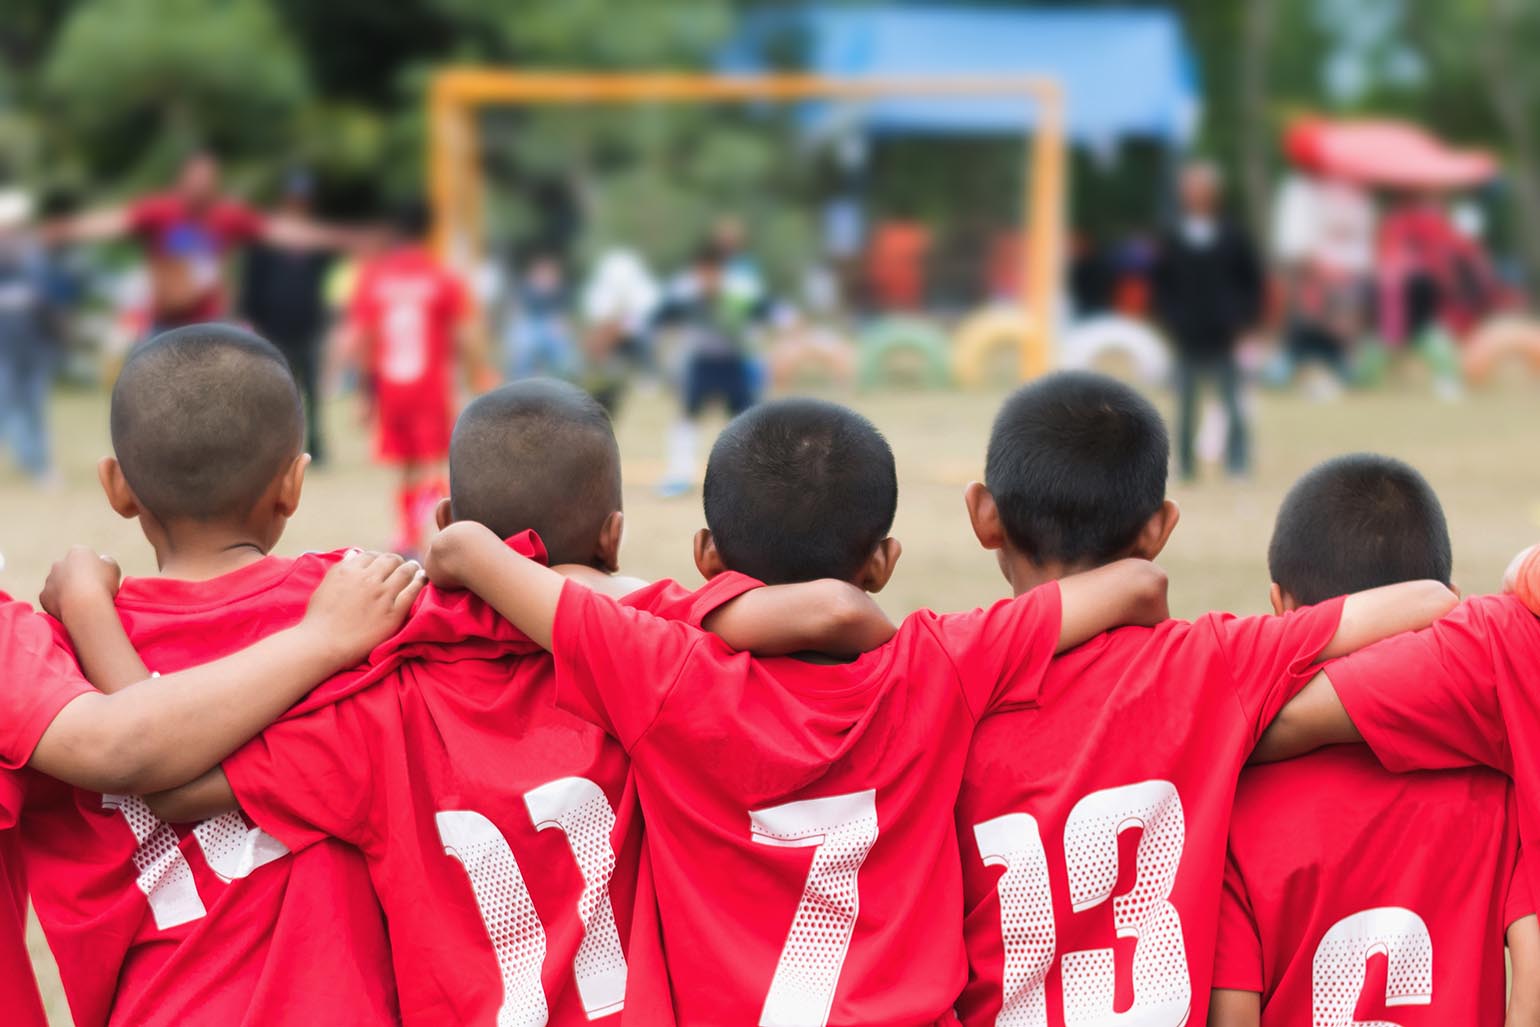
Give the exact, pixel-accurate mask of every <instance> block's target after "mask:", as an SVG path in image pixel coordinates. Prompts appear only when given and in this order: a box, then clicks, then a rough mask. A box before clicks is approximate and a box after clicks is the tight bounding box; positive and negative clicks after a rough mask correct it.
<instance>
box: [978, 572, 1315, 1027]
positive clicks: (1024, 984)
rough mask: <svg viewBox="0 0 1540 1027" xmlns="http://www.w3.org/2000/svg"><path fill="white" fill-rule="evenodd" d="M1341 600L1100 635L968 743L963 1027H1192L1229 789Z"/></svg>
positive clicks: (1207, 954)
mask: <svg viewBox="0 0 1540 1027" xmlns="http://www.w3.org/2000/svg"><path fill="white" fill-rule="evenodd" d="M1341 613H1342V600H1340V599H1339V600H1336V601H1333V602H1329V603H1323V604H1321V605H1320V606H1317V607H1314V608H1312V609H1309V610H1302V611H1299V612H1297V613H1291V614H1288V615H1287V616H1283V617H1271V616H1267V617H1246V618H1236V617H1232V616H1230V615H1228V614H1210V615H1208V616H1205V617H1202V618H1199V619H1198V620H1196V621H1193V622H1191V623H1189V622H1186V621H1167V622H1166V623H1164V624H1161V625H1159V626H1158V627H1155V628H1123V629H1121V630H1118V631H1114V632H1110V633H1108V634H1106V635H1103V636H1102V637H1100V638H1098V639H1095V640H1093V641H1091V642H1090V643H1088V644H1087V645H1084V646H1081V647H1080V648H1078V649H1075V650H1073V651H1071V652H1069V653H1066V654H1065V655H1063V656H1061V657H1059V658H1058V659H1057V660H1055V661H1054V663H1053V665H1052V666H1051V667H1050V668H1049V670H1048V674H1047V677H1046V679H1045V680H1044V682H1043V686H1042V694H1041V696H1040V697H1039V700H1038V706H1037V708H1036V709H1032V710H1026V711H1021V712H1009V713H1004V714H1001V715H999V716H995V717H991V718H989V719H988V720H986V721H984V722H983V723H982V724H980V725H979V730H978V733H977V734H976V735H975V736H974V740H973V750H972V752H971V753H970V754H969V757H968V768H967V774H966V776H965V778H964V781H963V787H962V794H961V796H960V799H959V801H958V806H957V824H956V826H957V833H958V839H959V843H960V848H961V850H962V865H963V887H964V908H965V920H964V929H965V932H966V939H967V946H968V961H969V980H968V987H967V989H966V991H964V993H963V995H962V998H961V999H960V1000H959V1002H958V1006H957V1008H958V1013H959V1015H960V1016H961V1018H962V1020H963V1022H964V1023H967V1024H993V1023H997V1022H999V1023H1012V1024H1024V1025H1041V1027H1047V1025H1050V1024H1051V1025H1054V1027H1064V1025H1074V1024H1087V1023H1111V1022H1114V1020H1115V1019H1117V1018H1118V1017H1120V1016H1126V1017H1127V1018H1128V1022H1131V1023H1140V1024H1150V1025H1154V1024H1171V1025H1176V1024H1182V1023H1187V1024H1191V1025H1193V1027H1201V1025H1202V1024H1204V1023H1205V1022H1206V1021H1207V1017H1208V989H1209V976H1210V974H1211V972H1212V970H1213V966H1214V920H1215V916H1216V914H1217V910H1218V906H1219V894H1220V890H1221V885H1222V883H1223V878H1224V858H1225V838H1226V835H1227V833H1228V829H1229V821H1230V806H1231V802H1232V801H1233V799H1234V795H1235V782H1236V778H1237V777H1238V776H1239V774H1240V769H1241V766H1242V764H1243V763H1245V761H1246V757H1247V755H1248V754H1249V753H1250V752H1251V750H1252V748H1253V747H1254V746H1255V745H1256V742H1257V739H1258V738H1260V737H1261V734H1262V731H1263V729H1264V728H1265V727H1266V726H1267V724H1268V722H1269V721H1271V720H1272V719H1273V717H1274V716H1276V715H1277V712H1278V710H1279V709H1280V708H1281V707H1282V706H1283V704H1284V703H1285V702H1286V701H1287V700H1288V699H1289V697H1290V696H1292V695H1293V694H1294V693H1295V692H1296V691H1298V689H1299V688H1300V687H1301V686H1302V685H1303V684H1304V682H1305V680H1307V678H1306V675H1305V671H1306V669H1307V668H1308V667H1309V666H1310V664H1312V663H1313V662H1314V661H1315V658H1316V656H1317V655H1318V654H1319V653H1320V652H1321V650H1322V649H1324V648H1325V646H1326V644H1327V643H1328V642H1329V641H1330V640H1331V638H1332V636H1333V635H1334V634H1335V633H1336V630H1337V624H1338V621H1339V619H1340V618H1341Z"/></svg>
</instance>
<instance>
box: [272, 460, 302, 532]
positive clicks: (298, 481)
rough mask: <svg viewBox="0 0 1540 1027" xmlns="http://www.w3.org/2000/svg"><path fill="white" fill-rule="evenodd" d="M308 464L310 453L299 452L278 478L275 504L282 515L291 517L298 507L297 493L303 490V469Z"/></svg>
mask: <svg viewBox="0 0 1540 1027" xmlns="http://www.w3.org/2000/svg"><path fill="white" fill-rule="evenodd" d="M309 466H310V454H309V453H301V454H300V455H299V456H297V457H295V458H294V460H293V462H292V463H290V464H289V466H288V467H287V468H285V469H284V472H283V474H282V476H281V477H280V478H279V480H278V495H277V497H276V499H277V506H278V512H279V514H281V515H282V516H284V517H293V516H294V511H296V510H298V509H299V494H300V493H301V492H303V491H304V490H305V469H306V468H307V467H309Z"/></svg>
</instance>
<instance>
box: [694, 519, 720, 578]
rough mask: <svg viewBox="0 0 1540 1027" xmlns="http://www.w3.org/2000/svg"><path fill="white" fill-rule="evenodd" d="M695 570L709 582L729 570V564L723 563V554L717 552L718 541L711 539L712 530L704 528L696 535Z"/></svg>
mask: <svg viewBox="0 0 1540 1027" xmlns="http://www.w3.org/2000/svg"><path fill="white" fill-rule="evenodd" d="M695 569H696V570H698V571H700V576H701V577H703V578H705V579H706V580H707V581H710V580H711V579H712V578H714V577H716V576H717V575H718V574H721V573H722V572H723V571H725V570H727V564H725V563H723V562H722V554H721V553H719V552H718V551H717V540H716V539H714V538H712V537H711V529H710V528H702V529H701V530H700V531H697V532H696V533H695Z"/></svg>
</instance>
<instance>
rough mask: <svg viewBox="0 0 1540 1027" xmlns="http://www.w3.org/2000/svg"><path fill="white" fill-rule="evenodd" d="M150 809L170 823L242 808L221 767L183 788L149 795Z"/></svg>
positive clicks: (181, 822) (145, 798) (160, 818)
mask: <svg viewBox="0 0 1540 1027" xmlns="http://www.w3.org/2000/svg"><path fill="white" fill-rule="evenodd" d="M144 801H145V802H146V803H147V804H148V805H149V807H150V812H151V813H154V814H155V816H156V818H157V819H159V820H161V821H162V822H164V823H167V824H191V823H195V822H197V821H200V820H208V819H209V818H210V817H217V816H219V815H220V814H222V813H229V812H231V811H232V810H236V809H239V808H240V804H239V803H238V802H236V800H235V790H234V789H232V788H231V787H230V779H229V778H228V777H226V776H225V772H224V770H223V769H222V768H220V767H215V768H214V769H213V770H211V771H209V772H208V773H207V774H204V775H203V776H202V777H200V778H197V779H196V780H193V781H189V782H188V783H187V784H185V785H183V786H182V787H180V788H173V789H171V790H170V791H166V792H156V793H154V794H152V795H146V796H145V797H144Z"/></svg>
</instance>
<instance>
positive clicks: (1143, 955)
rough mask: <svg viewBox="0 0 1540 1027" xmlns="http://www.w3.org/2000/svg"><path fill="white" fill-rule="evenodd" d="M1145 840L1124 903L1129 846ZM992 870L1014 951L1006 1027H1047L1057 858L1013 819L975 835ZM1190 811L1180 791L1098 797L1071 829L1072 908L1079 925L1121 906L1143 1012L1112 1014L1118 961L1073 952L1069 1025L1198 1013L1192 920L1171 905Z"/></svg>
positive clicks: (1077, 814)
mask: <svg viewBox="0 0 1540 1027" xmlns="http://www.w3.org/2000/svg"><path fill="white" fill-rule="evenodd" d="M1133 827H1140V828H1143V831H1144V833H1143V836H1142V837H1141V838H1140V840H1139V850H1138V854H1137V856H1136V857H1135V874H1136V876H1135V880H1134V885H1133V887H1132V888H1131V889H1129V891H1128V892H1127V893H1126V894H1123V895H1119V896H1117V897H1115V898H1114V897H1113V895H1112V889H1113V887H1114V886H1115V885H1116V883H1117V879H1118V837H1119V836H1120V835H1121V834H1122V833H1123V832H1124V831H1125V830H1127V829H1129V828H1133ZM973 834H974V837H975V838H976V839H977V840H978V844H979V854H980V856H981V857H982V858H983V861H984V865H985V866H1003V867H1005V868H1006V870H1005V873H1004V874H1002V875H1001V877H1000V880H999V882H998V883H997V884H996V886H995V889H996V893H997V895H998V896H999V899H1000V931H1001V938H1002V941H1003V943H1004V948H1005V974H1004V982H1003V984H1004V988H1003V992H1004V994H1003V995H1002V997H1001V999H1002V1001H1001V1007H1000V1013H999V1015H998V1016H997V1017H996V1019H995V1023H996V1024H997V1025H999V1027H1047V1025H1048V1000H1047V980H1048V971H1049V969H1050V968H1051V967H1052V966H1053V959H1054V956H1055V954H1056V950H1057V936H1056V932H1055V929H1054V909H1053V892H1052V890H1051V889H1050V887H1049V883H1048V857H1047V855H1046V853H1045V851H1044V849H1043V842H1042V835H1041V833H1040V831H1039V828H1038V822H1037V820H1036V819H1035V818H1034V817H1032V816H1030V815H1028V814H1026V813H1010V814H1006V815H1005V816H1001V817H996V818H994V819H993V820H987V821H985V822H984V823H981V824H975V825H974V827H973ZM1186 834H1187V825H1186V818H1185V816H1184V815H1183V812H1182V801H1181V798H1180V797H1179V796H1178V795H1177V791H1176V786H1175V785H1173V784H1172V783H1171V782H1170V781H1159V780H1155V781H1142V782H1140V783H1138V784H1132V785H1124V786H1121V787H1118V788H1106V789H1102V790H1100V791H1096V792H1092V793H1091V794H1090V795H1087V796H1086V797H1085V798H1083V799H1081V800H1080V801H1079V802H1077V803H1076V804H1075V807H1074V809H1072V810H1071V811H1070V814H1069V818H1068V819H1067V820H1066V821H1065V824H1064V861H1065V869H1066V871H1067V872H1068V876H1069V893H1070V904H1071V906H1072V907H1073V909H1074V910H1075V912H1077V913H1082V912H1085V911H1086V910H1089V909H1094V908H1095V907H1097V906H1100V905H1102V904H1103V903H1105V902H1106V901H1107V900H1108V899H1111V900H1112V923H1113V929H1114V931H1115V932H1116V934H1117V936H1118V937H1120V938H1133V939H1135V944H1134V956H1133V986H1134V998H1133V1004H1132V1005H1131V1006H1130V1007H1129V1008H1128V1009H1127V1010H1125V1011H1124V1012H1121V1013H1119V1012H1116V1011H1115V1010H1114V1009H1113V997H1114V987H1115V970H1114V959H1113V949H1111V948H1105V949H1092V950H1089V951H1084V952H1066V953H1064V954H1063V956H1062V958H1061V965H1060V979H1061V982H1062V983H1061V986H1062V988H1063V1004H1064V1022H1065V1023H1066V1024H1067V1025H1069V1027H1092V1025H1095V1027H1111V1025H1115V1024H1139V1025H1140V1027H1180V1025H1181V1024H1184V1023H1186V1022H1187V1017H1188V1014H1189V1013H1190V1011H1191V1008H1192V981H1191V980H1190V978H1189V976H1188V973H1187V947H1186V943H1185V941H1184V940H1183V937H1182V920H1181V917H1180V916H1179V915H1178V913H1177V910H1176V907H1175V906H1173V905H1171V903H1170V901H1169V900H1170V897H1171V889H1172V887H1173V885H1174V884H1175V883H1176V873H1177V868H1178V866H1179V865H1180V864H1181V859H1182V849H1183V847H1184V845H1185V843H1186Z"/></svg>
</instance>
